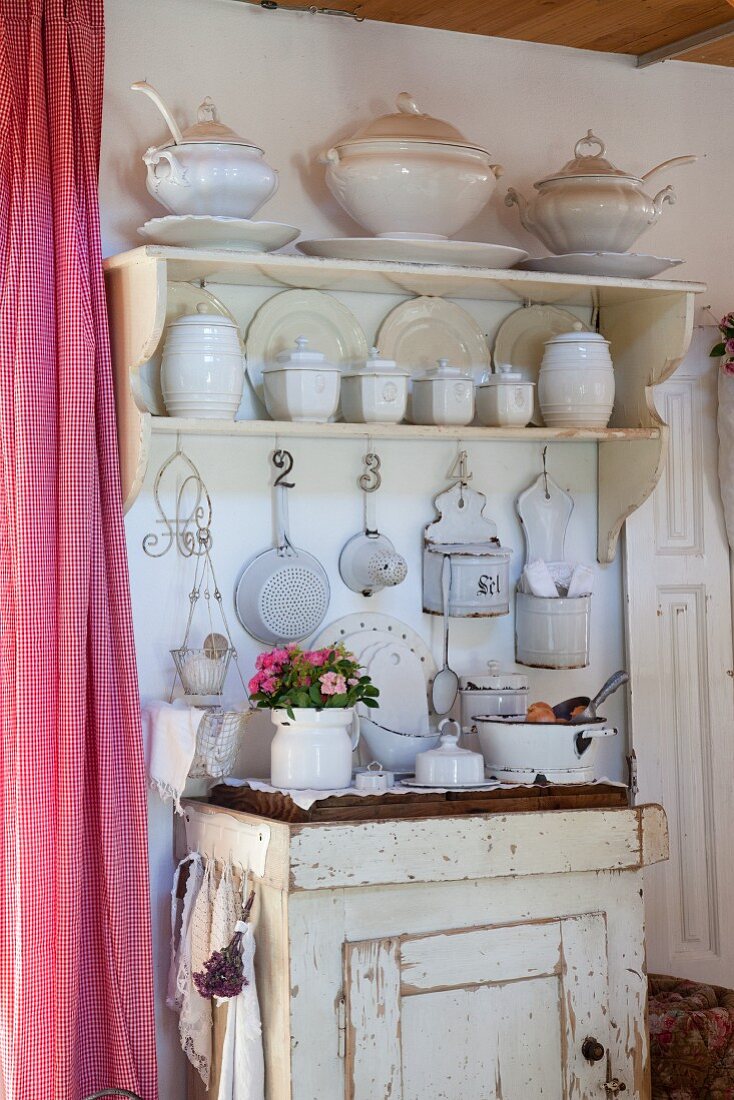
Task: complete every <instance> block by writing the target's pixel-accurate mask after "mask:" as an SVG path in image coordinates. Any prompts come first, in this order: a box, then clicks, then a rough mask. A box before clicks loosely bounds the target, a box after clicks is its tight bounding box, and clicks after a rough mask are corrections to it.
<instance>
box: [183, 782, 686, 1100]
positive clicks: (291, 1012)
mask: <svg viewBox="0 0 734 1100" xmlns="http://www.w3.org/2000/svg"><path fill="white" fill-rule="evenodd" d="M185 811H186V817H187V818H188V819H189V821H191V822H193V823H194V824H195V825H196V826H197V838H198V847H199V849H200V850H201V849H202V848H203V849H204V850H207V849H208V850H209V851H211V853H212V854H214V855H216V854H217V853H219V854H221V853H222V851H224V850H225V849H227V850H231V841H230V840H223V839H222V838H223V836H224V834H223V833H222V828H221V826H222V824H223V823H226V826H225V827H226V828H228V829H229V830H231V831H230V833H229V836H230V837H233V836H236V834H237V832H238V830H239V831H240V833H241V834H242V835H243V836H246V837H249V838H250V839H251V840H252V843H253V844H254V846H255V847H254V848H253V855H252V858H250V856H248V862H250V863H251V865H257V863H258V861H259V868H258V869H259V870H261V871H262V872H263V873H262V875H261V876H259V877H258V879H257V881H258V887H257V893H258V901H257V906H256V910H255V921H256V938H257V979H258V992H259V996H260V1004H261V1009H262V1014H263V1028H264V1043H265V1056H266V1067H267V1100H341V1098H342V1097H343V1098H345V1100H535V1098H537V1097H543V1098H548V1100H593V1098H595V1097H598V1098H602V1097H607V1096H614V1095H617V1094H620V1095H623V1096H624V1097H629V1100H649V1097H650V1091H649V1075H648V1065H647V1062H648V1052H647V1038H646V1023H645V1011H646V998H647V980H646V973H645V950H644V930H643V900H642V889H641V879H642V874H641V871H642V867H643V866H644V865H646V864H650V863H655V862H658V861H660V860H663V859H665V858H666V857H667V828H666V822H665V816H664V813H663V811H662V809H661V808H660V807H658V806H641V807H637V808H634V809H626V808H617V809H597V810H570V811H565V810H559V811H549V812H545V811H542V812H534V813H515V814H485V815H477V816H466V817H443V818H430V819H426V820H400V821H397V820H393V821H367V822H360V823H354V824H341V823H334V824H332V823H329V824H305V825H289V824H285V823H280V822H274V821H268V822H267V823H266V822H265V819H262V818H258V817H255V816H250V815H247V814H238V813H234V812H232V811H230V810H226V811H225V810H219V809H217V808H216V807H211V806H206V805H200V804H198V803H194V802H188V803H185ZM264 828H265V830H266V831H267V836H265V832H264V831H263V830H264ZM208 837H211V838H212V840H211V847H209V840H208ZM215 838H216V839H215ZM265 846H266V847H267V851H266V852H265V850H264V849H265ZM179 847H180V846H179Z"/></svg>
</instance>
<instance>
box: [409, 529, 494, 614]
mask: <svg viewBox="0 0 734 1100" xmlns="http://www.w3.org/2000/svg"><path fill="white" fill-rule="evenodd" d="M446 555H448V556H449V557H450V559H451V581H450V585H449V615H451V616H452V617H457V618H469V619H474V618H476V619H480V618H489V617H492V616H494V615H508V614H509V612H510V557H511V556H512V551H511V550H508V549H507V548H506V547H504V546H500V544H499V542H497V543H478V544H475V545H472V544H471V543H467V544H456V545H453V546H452V545H441V544H436V545H434V546H430V545H427V546H426V547H425V549H424V551H423V610H424V611H426V612H428V613H429V614H432V615H442V614H443V599H442V589H441V572H442V569H443V559H444V557H445V556H446Z"/></svg>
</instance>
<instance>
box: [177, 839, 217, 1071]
mask: <svg viewBox="0 0 734 1100" xmlns="http://www.w3.org/2000/svg"><path fill="white" fill-rule="evenodd" d="M213 870H214V864H213V861H212V860H207V861H206V863H205V864H204V873H203V875H202V879H201V885H200V886H199V890H198V893H197V895H196V897H195V899H194V904H193V909H192V913H191V921H190V926H189V936H188V940H187V942H186V949H187V951H188V956H189V957H188V960H186V969H187V970H188V979H187V980H186V981H185V982H184V989H183V996H182V1000H181V1008H180V1011H179V1017H178V1033H179V1037H180V1039H181V1046H182V1048H183V1050H184V1052H185V1054H186V1057H187V1058H188V1060H189V1061H190V1062H191V1064H192V1066H193V1067H194V1069H196V1070H197V1071H198V1073H199V1076H200V1077H201V1079H202V1081H203V1082H204V1085H205V1086H206V1088H209V1075H210V1073H211V1064H212V1003H211V1000H209V998H208V997H202V996H201V994H200V993H199V991H198V989H197V988H196V986H195V985H194V981H193V976H194V974H197V973H199V972H200V971H202V970H203V969H204V963H205V962H206V960H207V959H208V958H209V956H210V954H211V950H210V944H211V929H212V904H213V902H214V875H213ZM181 953H182V955H183V953H184V945H183V944H182V947H181Z"/></svg>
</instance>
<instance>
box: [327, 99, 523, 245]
mask: <svg viewBox="0 0 734 1100" xmlns="http://www.w3.org/2000/svg"><path fill="white" fill-rule="evenodd" d="M397 108H398V109H397V112H396V113H395V114H388V115H381V116H380V117H379V118H376V119H374V120H373V121H372V122H370V123H369V124H368V125H367V126H364V127H362V129H360V130H358V131H357V132H356V133H355V134H353V135H352V137H350V138H345V139H344V140H343V141H340V142H337V144H336V145H334V147H333V148H331V149H329V150H328V151H327V152H325V153H323V154H322V157H321V160H322V161H323V162H324V163H325V164H326V165H327V169H326V183H327V185H328V187H329V189H330V191H331V192H332V194H333V195H334V196H335V197H336V198H337V199H338V200H339V202H340V203H341V205H342V206H343V207H344V209H345V210H346V211H347V213H348V214H350V215H351V216H352V217H353V218H354V220H355V221H357V222H359V223H360V225H363V226H364V228H365V229H368V230H369V231H370V232H371V233H374V234H376V235H377V236H379V237H396V238H401V237H402V238H407V237H409V238H422V239H426V240H442V239H445V238H447V237H451V236H453V234H454V233H458V231H459V230H460V229H461V227H462V226H463V225H466V223H467V222H469V221H471V219H472V218H474V217H476V215H477V214H478V213H479V212H480V210H481V209H482V207H483V206H484V205H485V204H486V203H487V201H488V199H489V197H490V195H491V194H492V191H493V190H494V186H495V183H496V180H497V177H498V176H500V175H501V173H502V168H501V166H500V165H498V164H493V163H492V158H491V156H490V154H489V153H488V152H487V150H486V149H484V148H483V147H482V146H480V145H477V144H476V143H474V142H471V141H467V140H466V138H465V137H464V135H463V134H462V133H461V132H460V131H459V130H457V129H456V127H455V126H452V125H451V124H450V123H448V122H444V121H442V120H441V119H438V118H432V117H431V115H425V114H422V112H421V111H420V109H419V108H418V106H417V105H416V103H415V101H414V99H413V97H412V96H411V95H409V94H408V93H407V92H401V93H400V95H399V96H398V97H397Z"/></svg>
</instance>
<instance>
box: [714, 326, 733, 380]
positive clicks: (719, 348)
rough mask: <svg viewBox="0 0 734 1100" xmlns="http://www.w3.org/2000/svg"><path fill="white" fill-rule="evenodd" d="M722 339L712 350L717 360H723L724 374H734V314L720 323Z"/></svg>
mask: <svg viewBox="0 0 734 1100" xmlns="http://www.w3.org/2000/svg"><path fill="white" fill-rule="evenodd" d="M719 332H720V333H721V339H720V340H719V342H718V343H717V344H714V346H713V347H712V349H711V352H710V354H711V355H712V356H713V357H714V358H715V359H719V358H720V359H721V369H722V371H723V372H724V374H734V313H727V315H726V317H722V318H721V320H720V321H719Z"/></svg>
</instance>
